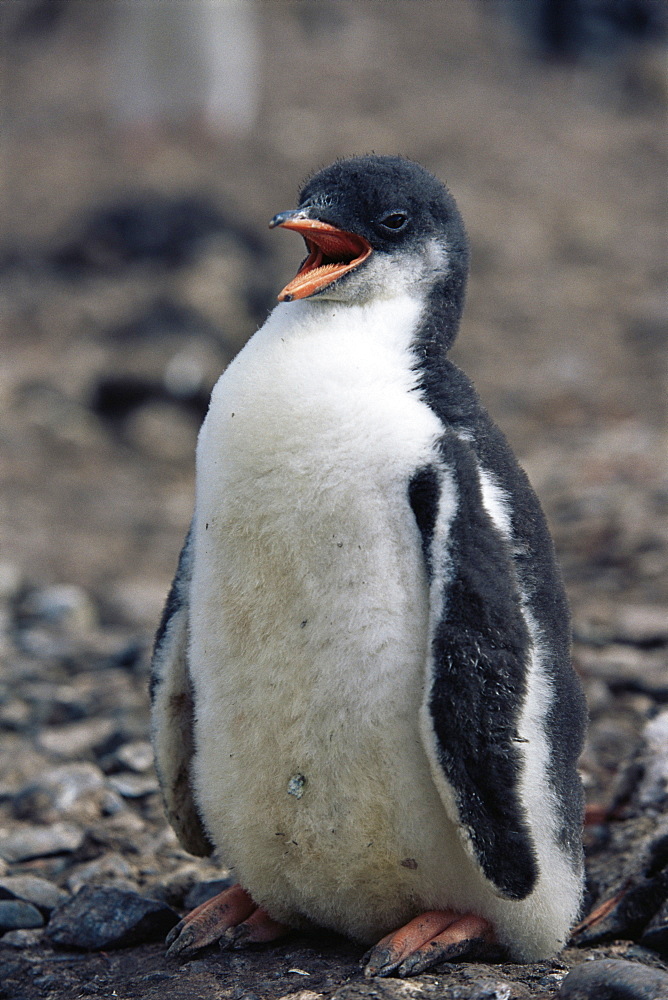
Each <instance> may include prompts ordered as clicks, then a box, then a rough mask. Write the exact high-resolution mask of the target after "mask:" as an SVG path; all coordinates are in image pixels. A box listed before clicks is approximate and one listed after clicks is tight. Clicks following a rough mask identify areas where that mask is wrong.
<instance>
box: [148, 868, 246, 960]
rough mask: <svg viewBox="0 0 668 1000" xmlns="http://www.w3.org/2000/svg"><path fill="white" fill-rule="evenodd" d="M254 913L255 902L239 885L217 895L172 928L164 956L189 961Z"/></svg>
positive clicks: (166, 940) (166, 942) (167, 938)
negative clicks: (201, 949)
mask: <svg viewBox="0 0 668 1000" xmlns="http://www.w3.org/2000/svg"><path fill="white" fill-rule="evenodd" d="M256 911H257V903H254V902H253V900H252V899H251V897H250V896H249V895H248V893H247V892H246V890H245V889H242V888H241V886H240V885H233V886H232V887H231V888H230V889H225V890H224V891H223V892H219V893H218V895H217V896H214V897H213V898H212V899H207V900H206V902H205V903H202V904H201V906H198V907H196V908H195V909H194V910H192V912H191V913H189V914H188V915H187V916H186V917H184V918H183V920H181V921H179V923H178V924H177V925H176V926H175V927H172V929H171V931H170V932H169V934H168V935H167V937H166V939H165V944H166V945H167V946H168V947H167V957H168V958H176V959H180V960H184V959H186V958H190V956H191V955H194V954H195V952H196V951H199V950H200V948H205V947H206V946H207V945H208V944H213V942H214V941H217V940H218V939H219V938H220V937H222V936H223V934H224V933H225V931H227V930H228V929H229V928H232V927H236V926H237V925H243V923H244V921H247V920H248V918H249V917H250V916H251V915H252V914H254V913H255V912H256ZM260 912H264V911H260Z"/></svg>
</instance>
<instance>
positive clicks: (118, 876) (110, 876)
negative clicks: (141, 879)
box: [65, 854, 137, 892]
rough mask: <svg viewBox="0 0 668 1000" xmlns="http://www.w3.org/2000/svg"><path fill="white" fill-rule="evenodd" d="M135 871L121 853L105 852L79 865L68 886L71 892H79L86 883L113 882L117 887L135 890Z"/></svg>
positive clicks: (70, 877)
mask: <svg viewBox="0 0 668 1000" xmlns="http://www.w3.org/2000/svg"><path fill="white" fill-rule="evenodd" d="M133 875H134V871H133V870H132V868H131V867H130V865H129V864H128V863H127V861H126V860H125V858H124V857H123V856H122V855H121V854H105V855H104V856H103V857H101V858H96V859H95V861H89V862H88V863H87V864H84V865H79V867H78V868H77V869H76V870H75V871H74V872H73V873H72V874H71V875H70V876H69V878H68V879H67V882H66V883H65V884H66V885H67V888H68V889H69V890H70V892H79V890H80V889H82V888H83V887H84V886H85V885H91V884H99V883H102V882H105V883H109V882H113V883H114V884H113V888H115V889H120V888H123V889H128V890H130V891H132V890H135V889H136V888H137V885H136V883H135V882H132V878H133Z"/></svg>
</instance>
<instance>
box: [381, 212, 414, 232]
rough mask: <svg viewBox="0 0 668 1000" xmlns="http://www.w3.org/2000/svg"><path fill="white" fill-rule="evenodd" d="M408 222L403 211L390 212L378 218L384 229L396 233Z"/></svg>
mask: <svg viewBox="0 0 668 1000" xmlns="http://www.w3.org/2000/svg"><path fill="white" fill-rule="evenodd" d="M407 222H408V216H407V215H405V214H404V213H403V212H392V213H391V214H390V215H386V216H385V218H384V219H381V220H380V224H381V226H382V227H383V228H384V229H389V230H391V232H393V233H398V232H399V230H400V229H403V228H404V226H405V225H406V223H407Z"/></svg>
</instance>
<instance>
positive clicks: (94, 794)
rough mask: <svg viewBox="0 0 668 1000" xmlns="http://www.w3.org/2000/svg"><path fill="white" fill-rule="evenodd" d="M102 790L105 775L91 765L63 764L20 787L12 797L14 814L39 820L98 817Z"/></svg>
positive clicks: (84, 763) (51, 820)
mask: <svg viewBox="0 0 668 1000" xmlns="http://www.w3.org/2000/svg"><path fill="white" fill-rule="evenodd" d="M106 790H107V789H106V778H105V776H104V774H103V773H102V771H101V770H100V768H99V767H97V766H96V765H95V764H91V763H88V762H82V763H75V764H63V765H61V766H60V767H54V768H51V769H50V770H48V771H46V772H45V773H44V774H41V775H40V776H39V777H38V778H37V779H36V780H35V781H32V782H30V783H29V784H28V785H26V786H25V787H24V788H22V789H21V791H20V792H19V793H18V795H16V796H15V798H14V802H13V809H14V815H15V816H17V817H18V818H19V819H31V820H36V821H38V822H41V823H53V822H57V821H58V820H62V819H77V820H82V821H84V822H85V821H87V820H92V819H98V818H99V816H100V814H101V812H102V801H103V797H104V793H105V791H106Z"/></svg>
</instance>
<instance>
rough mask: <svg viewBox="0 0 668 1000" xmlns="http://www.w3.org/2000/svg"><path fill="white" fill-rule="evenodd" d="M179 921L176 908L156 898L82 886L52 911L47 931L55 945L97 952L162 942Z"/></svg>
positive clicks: (117, 890) (118, 890)
mask: <svg viewBox="0 0 668 1000" xmlns="http://www.w3.org/2000/svg"><path fill="white" fill-rule="evenodd" d="M178 920H179V916H178V914H177V913H176V911H175V910H172V908H171V907H169V906H167V905H165V903H160V902H158V901H157V900H154V899H146V898H144V897H143V896H139V895H137V894H136V893H133V892H125V891H123V890H120V889H110V888H103V887H94V886H84V887H83V888H82V889H81V890H80V891H79V892H78V893H77V894H76V896H74V898H73V899H71V900H68V902H67V903H64V904H63V905H62V906H59V907H58V909H56V910H54V912H53V914H52V915H51V920H50V921H49V924H48V927H47V929H46V934H47V937H48V938H49V939H50V940H51V941H52V942H53V943H54V944H56V945H61V946H63V947H66V948H67V947H70V948H83V949H85V950H87V951H97V950H98V949H103V948H125V947H128V946H131V945H137V944H144V943H146V942H149V941H161V940H162V939H163V938H164V937H165V935H166V934H167V932H168V931H169V930H170V929H171V928H172V927H173V926H174V924H176V923H177V922H178Z"/></svg>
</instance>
